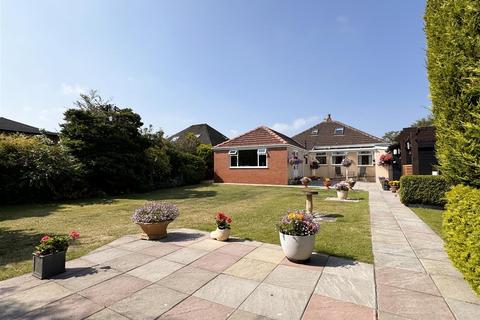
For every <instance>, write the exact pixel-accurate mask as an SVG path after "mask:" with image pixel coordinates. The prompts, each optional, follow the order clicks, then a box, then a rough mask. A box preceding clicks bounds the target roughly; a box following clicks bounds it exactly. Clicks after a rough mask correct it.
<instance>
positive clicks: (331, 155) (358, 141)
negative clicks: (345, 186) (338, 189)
mask: <svg viewBox="0 0 480 320" xmlns="http://www.w3.org/2000/svg"><path fill="white" fill-rule="evenodd" d="M293 139H295V140H296V141H298V142H299V143H301V144H302V145H304V146H305V149H307V150H308V154H309V162H310V163H311V162H312V161H314V160H317V161H318V164H319V168H318V169H317V170H315V176H317V177H323V178H325V177H328V178H331V179H336V180H339V179H342V178H344V177H345V173H346V172H345V168H344V167H342V161H343V159H345V158H348V159H350V160H352V162H353V163H352V165H351V166H350V167H349V168H348V177H349V178H350V177H351V178H355V179H360V180H364V181H376V180H377V178H378V177H380V176H384V177H389V170H388V169H389V168H388V167H381V166H378V165H376V163H378V159H379V158H380V156H381V155H382V154H384V153H386V150H387V148H388V143H386V142H385V141H384V140H382V139H380V138H378V137H375V136H373V135H371V134H368V133H366V132H364V131H361V130H359V129H356V128H353V127H351V126H348V125H346V124H344V123H342V122H340V121H336V120H333V119H332V117H331V115H330V114H329V115H328V116H327V117H326V118H325V120H324V121H322V122H320V123H319V124H317V125H315V126H313V127H311V128H309V129H307V130H305V131H303V132H301V133H299V134H297V135H295V136H293ZM308 170H310V169H308ZM309 172H310V175H313V172H312V171H309Z"/></svg>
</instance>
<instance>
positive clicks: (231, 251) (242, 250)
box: [215, 243, 255, 258]
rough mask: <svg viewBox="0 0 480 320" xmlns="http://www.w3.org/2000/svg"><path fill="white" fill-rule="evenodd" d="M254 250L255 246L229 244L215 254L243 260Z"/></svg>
mask: <svg viewBox="0 0 480 320" xmlns="http://www.w3.org/2000/svg"><path fill="white" fill-rule="evenodd" d="M254 249H255V246H249V245H244V244H240V243H228V244H227V245H225V246H223V247H221V248H219V249H217V250H216V251H215V252H218V253H223V254H228V255H232V256H235V257H240V258H242V257H244V256H245V255H246V254H248V253H250V252H251V251H252V250H254Z"/></svg>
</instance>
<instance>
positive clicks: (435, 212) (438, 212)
mask: <svg viewBox="0 0 480 320" xmlns="http://www.w3.org/2000/svg"><path fill="white" fill-rule="evenodd" d="M410 209H412V210H413V212H415V213H416V214H417V216H419V217H420V218H421V219H422V220H423V222H425V223H426V224H428V225H429V226H430V228H432V230H433V231H435V233H436V234H438V235H439V236H440V237H442V238H443V237H444V235H443V230H442V220H443V212H445V211H444V210H443V209H434V208H422V207H410Z"/></svg>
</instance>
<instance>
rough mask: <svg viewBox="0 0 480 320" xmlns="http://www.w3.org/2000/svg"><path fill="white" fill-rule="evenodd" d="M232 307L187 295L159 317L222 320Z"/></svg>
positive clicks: (175, 319)
mask: <svg viewBox="0 0 480 320" xmlns="http://www.w3.org/2000/svg"><path fill="white" fill-rule="evenodd" d="M233 310H234V309H233V308H230V307H227V306H224V305H221V304H218V303H214V302H211V301H207V300H204V299H200V298H197V297H189V298H188V299H186V300H184V301H183V302H181V303H180V304H179V305H177V306H176V307H175V308H173V309H171V310H170V311H168V312H167V313H165V314H164V315H163V316H162V317H160V319H171V320H224V319H227V318H228V316H229V315H231V314H232V313H233Z"/></svg>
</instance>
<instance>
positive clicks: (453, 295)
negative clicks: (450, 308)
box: [431, 274, 480, 317]
mask: <svg viewBox="0 0 480 320" xmlns="http://www.w3.org/2000/svg"><path fill="white" fill-rule="evenodd" d="M431 277H432V279H433V281H434V282H435V284H436V285H437V287H438V290H440V292H441V293H442V296H444V297H445V298H450V299H455V300H460V301H464V302H471V303H476V304H479V305H480V298H479V297H478V296H477V295H476V294H475V292H473V290H472V289H471V288H470V286H469V285H468V284H467V283H466V282H465V281H459V279H458V278H457V277H450V276H446V275H439V274H432V275H431ZM479 317H480V313H479Z"/></svg>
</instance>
